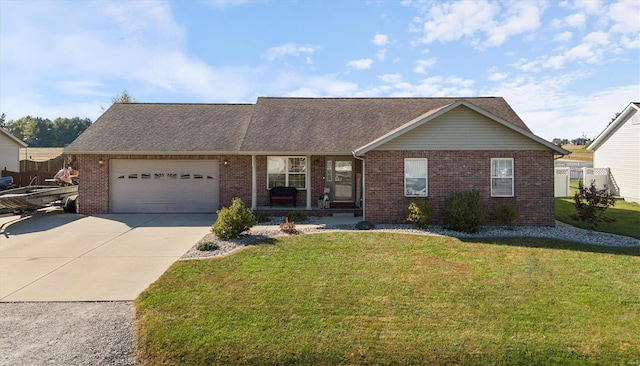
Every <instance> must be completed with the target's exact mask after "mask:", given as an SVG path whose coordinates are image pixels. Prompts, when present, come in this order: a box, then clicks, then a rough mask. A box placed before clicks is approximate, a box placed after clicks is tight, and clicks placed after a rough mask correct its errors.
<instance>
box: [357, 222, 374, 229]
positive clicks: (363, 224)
mask: <svg viewBox="0 0 640 366" xmlns="http://www.w3.org/2000/svg"><path fill="white" fill-rule="evenodd" d="M355 227H356V230H373V229H375V228H376V226H375V225H374V224H373V223H372V222H371V221H360V222H358V223H357V224H356V226H355Z"/></svg>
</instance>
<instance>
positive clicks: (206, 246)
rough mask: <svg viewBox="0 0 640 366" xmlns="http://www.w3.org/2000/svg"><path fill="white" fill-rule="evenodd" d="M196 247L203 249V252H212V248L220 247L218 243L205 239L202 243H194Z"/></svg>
mask: <svg viewBox="0 0 640 366" xmlns="http://www.w3.org/2000/svg"><path fill="white" fill-rule="evenodd" d="M196 249H198V250H200V251H203V252H212V251H214V250H218V249H220V247H219V246H218V244H216V243H213V242H210V241H205V242H202V243H198V245H196Z"/></svg>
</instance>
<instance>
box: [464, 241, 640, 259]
mask: <svg viewBox="0 0 640 366" xmlns="http://www.w3.org/2000/svg"><path fill="white" fill-rule="evenodd" d="M459 240H460V241H462V242H465V243H483V244H494V245H506V246H511V247H526V248H543V249H558V250H572V251H578V252H589V253H604V254H616V255H629V256H635V257H640V246H635V247H612V246H605V245H593V244H582V243H576V242H570V241H565V240H558V239H545V238H509V237H505V238H459Z"/></svg>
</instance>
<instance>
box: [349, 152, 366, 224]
mask: <svg viewBox="0 0 640 366" xmlns="http://www.w3.org/2000/svg"><path fill="white" fill-rule="evenodd" d="M351 154H353V157H354V158H356V159H358V160H360V161H362V221H365V220H366V219H367V216H366V212H367V205H366V201H367V200H366V197H367V195H366V192H367V190H366V185H365V184H364V182H365V179H364V177H365V172H366V171H367V169H365V168H366V165H365V163H366V160H364V158H361V157H358V156H356V152H355V151H352V152H351Z"/></svg>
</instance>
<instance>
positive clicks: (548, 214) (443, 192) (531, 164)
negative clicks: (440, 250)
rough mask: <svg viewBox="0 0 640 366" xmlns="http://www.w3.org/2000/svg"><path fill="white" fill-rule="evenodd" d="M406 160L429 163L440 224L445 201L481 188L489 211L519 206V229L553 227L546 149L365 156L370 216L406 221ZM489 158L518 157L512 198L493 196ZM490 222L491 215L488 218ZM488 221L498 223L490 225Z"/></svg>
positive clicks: (432, 196)
mask: <svg viewBox="0 0 640 366" xmlns="http://www.w3.org/2000/svg"><path fill="white" fill-rule="evenodd" d="M404 158H427V159H428V194H429V198H428V199H429V200H430V201H431V202H432V203H433V204H434V206H435V209H436V217H435V218H434V223H435V224H441V223H442V218H441V215H440V212H441V210H442V206H443V203H444V198H445V197H446V196H448V195H449V194H451V193H454V192H463V191H469V190H472V189H477V190H479V191H480V194H481V196H482V197H483V198H484V200H485V202H486V203H487V205H488V208H489V213H490V214H491V213H492V212H493V210H495V208H496V207H497V206H498V205H501V204H505V203H510V204H513V205H515V207H516V209H517V210H518V212H519V214H520V219H519V221H518V222H517V224H518V225H537V226H553V225H555V218H554V199H553V179H554V178H553V152H552V151H550V150H547V151H538V150H532V151H371V152H368V153H367V154H366V167H367V172H366V177H365V179H366V218H367V220H370V221H372V222H375V223H404V222H405V219H406V217H407V212H406V208H407V206H408V205H409V202H410V201H411V198H408V197H405V196H404ZM491 158H513V159H514V179H515V180H514V191H515V192H514V193H515V195H514V197H507V198H503V197H491ZM489 218H490V220H492V217H491V215H489ZM489 223H495V221H490V222H489Z"/></svg>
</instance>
